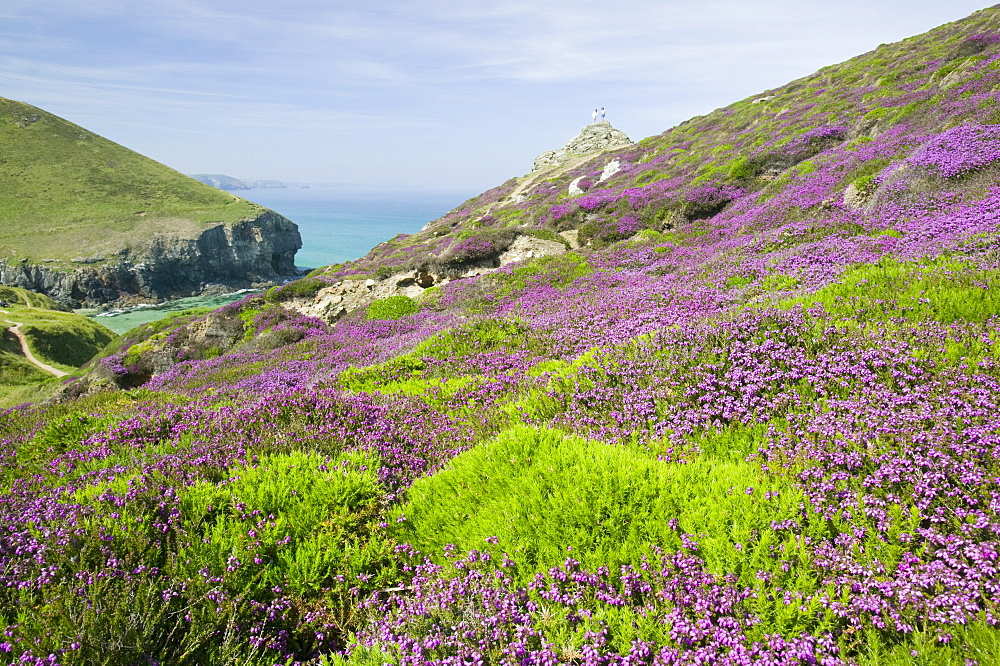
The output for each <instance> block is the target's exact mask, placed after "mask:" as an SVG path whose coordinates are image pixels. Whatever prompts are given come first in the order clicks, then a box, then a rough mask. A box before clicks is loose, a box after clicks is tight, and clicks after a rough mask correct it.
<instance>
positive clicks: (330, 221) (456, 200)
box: [79, 185, 475, 333]
mask: <svg viewBox="0 0 1000 666" xmlns="http://www.w3.org/2000/svg"><path fill="white" fill-rule="evenodd" d="M234 194H237V195H238V196H241V197H243V198H244V199H249V200H250V201H253V202H255V203H258V204H260V205H262V206H265V207H267V208H270V209H272V210H274V211H276V212H278V213H281V214H282V215H284V216H285V217H287V218H288V219H290V220H291V221H293V222H295V223H296V224H297V225H298V227H299V233H300V234H302V249H301V250H299V251H298V253H296V255H295V263H296V265H297V266H298V267H299V268H300V269H302V270H310V269H313V268H319V267H321V266H329V265H330V264H336V263H340V262H343V261H348V260H351V259H359V258H360V257H363V256H365V255H366V254H368V251H369V250H371V249H372V248H373V247H375V246H376V245H378V244H379V243H381V242H383V241H386V240H389V239H390V238H393V237H394V236H396V235H397V234H412V233H416V232H418V231H420V230H421V229H422V228H423V227H424V225H425V224H427V223H428V222H431V221H433V220H436V219H437V218H439V217H441V216H442V215H444V214H445V213H447V212H448V211H450V210H452V209H453V208H456V207H457V206H459V205H460V204H461V203H462V202H464V201H465V200H466V199H468V198H469V197H471V196H473V195H474V194H475V193H474V192H467V191H429V190H417V189H374V188H357V187H345V186H317V185H310V186H295V185H290V186H288V187H284V188H262V189H252V190H240V191H238V192H234ZM247 293H249V292H246V291H243V292H236V293H232V294H225V295H222V296H213V297H192V298H180V299H176V300H172V301H168V302H165V303H149V304H145V305H139V306H136V307H133V308H128V309H127V310H114V311H110V312H96V311H91V310H81V311H79V312H81V313H82V314H86V315H87V316H90V317H94V318H95V319H96V320H97V321H98V322H100V323H101V324H103V325H104V326H107V327H108V328H110V329H111V330H113V331H115V332H116V333H124V332H126V331H128V330H129V329H131V328H133V327H135V326H139V325H142V324H147V323H149V322H152V321H157V320H159V319H162V318H164V317H166V316H167V315H169V314H170V313H172V312H179V311H181V310H187V309H189V308H194V307H206V306H207V307H221V306H223V305H226V304H227V303H232V302H233V301H236V300H239V299H240V298H243V297H245V296H246V294H247Z"/></svg>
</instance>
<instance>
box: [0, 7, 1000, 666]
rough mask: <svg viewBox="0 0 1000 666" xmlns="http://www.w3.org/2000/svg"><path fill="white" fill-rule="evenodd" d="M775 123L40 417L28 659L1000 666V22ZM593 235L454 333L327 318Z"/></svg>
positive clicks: (451, 320)
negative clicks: (516, 253) (532, 249)
mask: <svg viewBox="0 0 1000 666" xmlns="http://www.w3.org/2000/svg"><path fill="white" fill-rule="evenodd" d="M764 98H769V99H764ZM758 99H760V100H761V101H757V102H756V103H754V101H753V100H747V101H745V102H740V103H737V104H735V105H733V106H731V107H728V108H727V109H721V110H719V111H716V112H714V113H712V114H710V115H708V116H706V117H703V118H697V119H693V120H692V121H689V122H688V123H685V124H683V125H681V126H679V127H677V128H674V129H672V130H670V131H668V132H666V133H664V134H663V135H661V136H659V137H653V138H651V139H648V140H644V141H642V142H640V143H639V144H637V145H636V146H633V147H631V148H626V149H623V150H621V151H616V152H613V153H608V154H604V155H600V156H597V157H595V158H594V159H593V160H591V161H590V163H589V164H583V165H574V166H573V167H571V168H570V170H569V171H567V172H564V173H556V172H552V173H543V174H541V175H536V176H534V177H529V178H531V180H525V181H521V182H520V183H519V182H517V181H516V180H513V181H511V182H508V183H506V184H504V185H503V186H501V187H500V188H497V189H495V190H492V191H490V192H488V193H486V194H484V195H482V196H481V197H479V198H477V199H475V200H472V201H470V202H468V203H467V204H465V205H463V206H462V207H461V208H459V209H456V211H453V212H452V213H451V214H449V215H447V216H445V217H444V218H442V219H441V220H439V221H437V222H436V223H435V224H433V225H431V226H430V227H429V229H428V230H427V231H426V232H422V233H421V234H415V235H414V236H410V237H401V238H397V239H395V240H394V241H392V242H390V243H387V244H383V245H382V246H380V247H379V248H376V250H374V251H373V252H372V253H371V254H370V255H369V256H368V257H366V258H365V259H363V260H360V261H358V262H351V263H348V264H345V265H341V266H337V267H331V268H330V269H329V270H326V271H319V272H317V273H315V274H314V275H312V276H311V277H310V282H309V283H308V284H305V286H299V287H290V288H287V289H288V292H287V294H285V295H283V292H282V290H281V289H277V290H274V291H272V292H269V293H268V294H266V295H263V296H253V297H248V298H247V299H245V300H244V301H242V302H240V303H236V304H232V305H229V306H226V307H224V308H221V309H220V310H218V311H214V312H208V313H204V312H198V313H189V314H186V315H184V316H182V317H179V318H177V319H176V320H173V321H170V322H164V323H160V324H157V325H155V326H150V327H147V328H146V329H143V330H142V331H135V332H133V333H132V334H130V335H129V336H126V337H125V338H124V339H123V340H121V341H120V343H119V344H118V345H117V346H115V347H114V348H113V349H111V350H109V353H107V355H105V356H104V357H103V358H102V359H101V360H100V361H99V364H98V365H99V367H98V368H96V369H95V371H94V372H92V373H91V374H90V375H88V376H86V377H83V378H81V379H80V380H79V381H78V382H76V383H75V384H74V385H73V387H71V390H73V389H75V390H76V391H77V393H78V394H79V397H78V398H77V399H75V400H65V401H63V402H61V403H58V404H52V405H44V406H37V407H33V408H22V409H19V410H12V411H9V412H7V413H5V414H0V437H3V438H4V439H3V447H0V472H2V475H0V487H2V488H3V489H4V491H5V492H6V495H5V496H4V499H5V501H4V502H3V503H0V524H3V525H6V526H7V530H6V531H5V532H3V533H0V580H2V583H3V584H2V585H0V625H4V631H3V634H2V637H0V651H2V653H3V654H7V655H10V656H11V658H12V659H19V660H20V661H21V662H22V663H35V664H45V663H51V661H52V660H55V661H57V662H59V663H64V664H91V663H105V664H112V663H149V662H154V661H155V662H160V663H177V664H186V663H190V664H197V663H237V662H238V663H245V664H262V665H263V664H274V663H309V664H321V663H327V664H329V663H335V664H343V663H351V664H362V665H370V666H375V665H377V664H384V663H393V664H410V665H415V666H416V665H423V664H426V665H430V664H435V665H438V664H440V665H444V664H504V665H506V664H510V665H513V664H526V663H527V664H557V663H566V664H588V665H593V666H597V665H602V666H607V665H612V664H614V665H622V666H624V665H625V664H630V665H635V664H664V665H667V664H669V665H685V666H687V665H694V664H705V663H712V664H720V665H733V666H735V665H745V664H758V663H787V664H790V665H793V664H798V665H800V666H806V665H816V664H823V665H824V666H835V665H840V664H845V665H846V664H851V665H853V664H858V665H864V666H875V665H879V666H882V665H885V664H889V665H893V664H897V665H903V664H964V665H966V666H971V665H973V664H981V665H982V666H985V665H986V664H994V663H998V662H1000V609H998V607H997V602H996V599H997V598H998V597H1000V462H998V461H1000V438H998V436H997V433H998V432H1000V299H997V298H996V297H995V293H996V292H997V290H998V289H1000V249H998V248H1000V188H998V187H997V186H996V184H995V183H996V178H995V175H996V173H997V171H996V169H997V168H998V165H1000V118H998V117H997V116H996V115H995V114H996V108H997V104H998V102H1000V8H992V9H988V10H984V11H982V12H978V13H976V14H974V15H973V16H971V17H969V18H968V19H966V20H964V21H960V22H957V23H955V24H950V25H947V26H943V27H942V28H939V29H937V30H935V31H932V32H930V33H928V34H927V35H923V36H921V37H917V38H913V39H910V40H906V41H904V42H901V43H900V44H895V45H887V46H883V47H880V48H879V49H878V50H877V51H875V52H873V53H871V54H866V55H864V56H861V57H860V58H857V59H855V60H852V61H850V62H848V63H845V64H844V65H840V66H836V67H832V68H827V69H825V70H823V71H821V72H820V73H818V74H816V75H814V76H812V77H806V78H805V79H802V80H800V81H798V82H795V83H793V84H790V85H789V86H786V87H783V88H781V89H778V90H775V91H771V92H769V93H767V94H762V95H761V96H760V98H758ZM613 160H617V161H618V162H619V165H618V166H619V170H618V171H617V172H616V173H615V174H614V175H612V176H610V177H608V178H605V179H604V181H603V182H602V181H601V177H602V175H603V174H604V173H605V166H606V165H608V164H609V163H611V162H612V161H613ZM581 176H584V178H583V179H582V180H581V181H579V184H580V185H581V186H582V187H581V189H585V190H586V192H585V193H584V194H582V195H577V196H569V194H568V188H567V186H568V184H569V182H571V181H573V180H576V179H577V178H579V177H581ZM515 192H516V193H517V195H518V196H510V195H511V194H513V193H515ZM522 196H523V197H525V198H524V199H522V198H521V197H522ZM570 229H574V230H576V231H577V232H578V233H579V234H580V236H582V237H584V238H585V239H589V240H590V245H589V246H585V247H583V248H581V249H578V250H574V251H572V252H570V253H568V254H565V255H561V256H555V257H546V258H541V259H534V260H531V261H528V262H524V263H522V264H520V265H513V266H509V267H505V268H501V269H499V270H497V271H495V272H493V273H491V274H488V275H481V276H478V277H474V278H469V279H464V280H456V281H454V282H451V283H450V284H446V285H444V286H443V287H440V286H434V287H432V288H431V289H430V290H428V292H431V290H434V291H433V298H419V299H413V300H412V301H409V300H402V299H395V300H389V299H385V300H381V301H374V302H373V303H372V307H370V308H367V309H366V308H358V309H357V310H355V311H354V312H352V313H350V314H348V315H347V316H345V317H343V318H342V319H339V320H338V321H336V322H334V323H328V322H325V321H322V320H319V319H316V318H313V317H310V316H306V315H303V314H301V313H300V312H297V311H295V310H292V309H291V308H290V306H291V304H295V303H297V302H299V301H300V300H309V299H308V298H306V297H307V296H308V295H311V294H313V293H317V292H318V290H319V289H322V286H321V285H322V284H324V283H328V282H332V281H334V280H343V279H351V278H361V279H364V278H367V277H368V276H379V275H391V274H392V273H393V272H395V271H398V270H401V269H402V267H416V266H420V265H421V264H423V263H424V262H427V265H431V264H432V265H433V266H435V267H437V268H440V267H443V266H448V265H449V262H452V264H453V265H461V264H462V263H463V262H469V261H477V260H480V259H483V258H486V259H489V258H490V257H492V256H495V253H496V252H497V251H498V248H501V247H502V246H503V245H504V243H509V242H511V239H512V237H513V236H516V235H517V234H521V233H528V232H529V231H531V230H543V231H549V232H557V231H565V230H570ZM361 284H362V285H363V284H364V283H363V282H362V283H361ZM428 292H425V293H428ZM97 375H101V376H102V377H104V378H107V379H108V380H109V381H111V382H113V383H114V384H116V385H117V386H118V387H121V388H123V389H124V390H118V391H109V392H104V393H98V392H93V391H91V390H90V389H91V388H92V387H93V385H92V384H91V385H88V382H89V381H91V379H92V378H93V377H95V376H97ZM49 655H53V656H52V657H51V658H50V657H49Z"/></svg>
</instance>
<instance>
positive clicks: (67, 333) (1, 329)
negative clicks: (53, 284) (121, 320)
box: [0, 287, 118, 407]
mask: <svg viewBox="0 0 1000 666" xmlns="http://www.w3.org/2000/svg"><path fill="white" fill-rule="evenodd" d="M0 299H2V300H4V301H6V302H7V305H6V306H4V307H0V311H3V312H0V334H2V335H3V347H2V348H0V406H8V407H9V406H12V405H17V404H21V403H23V402H28V401H30V400H33V399H38V398H41V397H45V396H46V395H47V393H48V392H49V391H50V389H51V388H52V387H54V386H56V385H57V383H56V382H55V381H54V378H53V376H52V375H51V374H49V373H47V372H44V371H43V370H41V369H39V368H37V367H35V366H34V365H32V364H31V363H30V362H29V361H28V360H27V359H25V358H24V356H23V354H22V353H21V347H20V344H18V341H17V340H16V338H15V337H14V336H13V335H11V334H9V333H8V332H7V329H8V328H10V327H11V323H10V322H20V323H21V324H23V326H21V329H20V330H21V332H22V333H23V334H24V336H25V338H26V339H27V341H28V345H29V347H30V348H31V351H32V353H33V354H34V355H35V356H36V357H37V358H38V359H39V360H40V361H42V362H43V363H47V364H48V365H51V366H53V367H55V368H58V369H60V370H63V371H64V372H69V373H72V372H74V371H75V370H77V369H78V368H79V367H80V366H82V365H84V364H85V363H86V362H87V361H89V360H90V359H91V358H92V357H93V356H94V355H95V354H97V353H98V352H99V351H101V350H102V349H103V348H104V347H106V346H107V345H108V344H109V343H111V342H112V341H113V340H115V339H116V338H117V337H118V336H117V335H115V333H113V332H112V331H110V330H108V329H107V328H105V327H104V326H101V325H100V324H98V323H97V322H95V321H93V320H92V319H88V318H87V317H83V316H81V315H77V314H74V313H72V312H65V311H62V307H61V306H59V305H58V304H57V303H55V302H54V301H52V300H51V299H50V298H48V297H47V296H44V295H42V294H36V293H34V292H30V291H27V290H25V289H20V288H17V287H0Z"/></svg>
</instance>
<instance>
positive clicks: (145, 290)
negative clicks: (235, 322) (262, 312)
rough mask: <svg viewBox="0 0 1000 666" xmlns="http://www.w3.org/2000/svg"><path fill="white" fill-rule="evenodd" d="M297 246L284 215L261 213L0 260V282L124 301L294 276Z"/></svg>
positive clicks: (91, 299) (103, 301)
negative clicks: (114, 245) (90, 250)
mask: <svg viewBox="0 0 1000 666" xmlns="http://www.w3.org/2000/svg"><path fill="white" fill-rule="evenodd" d="M301 247H302V238H301V236H300V235H299V230H298V227H297V226H296V225H295V223H294V222H292V221H291V220H289V219H287V218H285V217H283V216H281V215H279V214H277V213H275V212H273V211H265V212H264V213H263V214H261V215H260V216H258V217H257V218H255V219H253V220H245V221H243V222H237V223H234V224H221V223H220V224H218V225H216V226H213V227H210V228H208V229H206V230H205V231H204V232H203V233H201V234H200V235H198V236H197V237H193V238H191V237H183V236H180V235H173V234H162V233H161V234H156V235H155V236H153V237H152V238H151V239H150V240H149V241H148V242H147V243H145V244H143V245H142V246H135V247H129V248H126V249H123V250H121V251H120V252H119V253H118V254H117V255H115V256H113V257H105V256H98V257H78V258H76V259H74V260H73V261H72V262H71V263H63V262H59V263H46V264H35V263H29V262H26V261H21V262H12V261H10V260H3V259H0V283H2V284H7V285H13V286H17V287H23V288H25V289H30V290H31V291H37V292H41V293H43V294H47V295H49V296H51V297H52V298H53V299H55V300H57V301H59V302H60V303H63V304H65V305H69V306H71V307H95V306H101V305H109V304H111V305H130V304H135V303H140V302H148V301H150V300H153V301H162V300H166V299H169V298H178V297H183V296H192V295H197V294H200V293H202V292H203V291H205V290H206V289H212V288H213V287H215V288H218V285H223V286H225V287H226V288H229V289H232V290H235V289H243V288H248V287H254V286H260V287H263V286H268V285H270V284H274V283H275V282H277V281H280V280H281V279H282V278H283V277H289V276H295V275H298V274H299V272H298V270H297V269H296V268H295V253H296V252H297V251H298V250H299V248H301Z"/></svg>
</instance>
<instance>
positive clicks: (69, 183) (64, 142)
mask: <svg viewBox="0 0 1000 666" xmlns="http://www.w3.org/2000/svg"><path fill="white" fill-rule="evenodd" d="M0 146H2V148H0V257H10V258H16V259H29V260H31V261H34V262H37V261H43V260H46V259H50V260H52V259H54V260H62V261H65V260H68V259H73V258H75V257H80V256H84V257H95V256H100V255H102V254H104V255H107V254H112V253H114V252H117V251H118V250H120V249H122V248H124V247H127V246H129V245H131V244H138V243H141V242H142V241H143V240H144V239H146V238H148V237H149V236H150V235H151V234H153V233H156V232H176V233H181V234H196V233H198V232H199V231H200V230H203V229H204V228H206V227H207V226H208V225H209V224H210V223H219V222H235V221H239V220H242V219H246V218H250V217H253V216H255V215H256V214H258V213H259V212H260V210H261V209H260V207H258V206H256V205H255V204H252V203H250V202H248V201H245V200H243V199H239V198H238V197H235V196H233V195H231V194H229V193H226V192H222V191H219V190H216V189H215V188H212V187H210V186H208V185H204V184H202V183H199V182H198V181H196V180H194V179H192V178H189V177H187V176H185V175H183V174H181V173H179V172H177V171H174V170H173V169H170V168H169V167H167V166H164V165H162V164H159V163H158V162H155V161H153V160H151V159H149V158H147V157H144V156H142V155H139V154H138V153H135V152H133V151H131V150H129V149H127V148H124V147H122V146H120V145H118V144H115V143H113V142H111V141H108V140H107V139H104V138H102V137H100V136H97V135H95V134H94V133H93V132H89V131H87V130H85V129H83V128H82V127H78V126H77V125H74V124H72V123H70V122H68V121H66V120H63V119H62V118H59V117H57V116H54V115H52V114H50V113H46V112H45V111H42V110H41V109H38V108H35V107H33V106H30V105H28V104H23V103H21V102H16V101H13V100H8V99H4V98H0Z"/></svg>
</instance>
